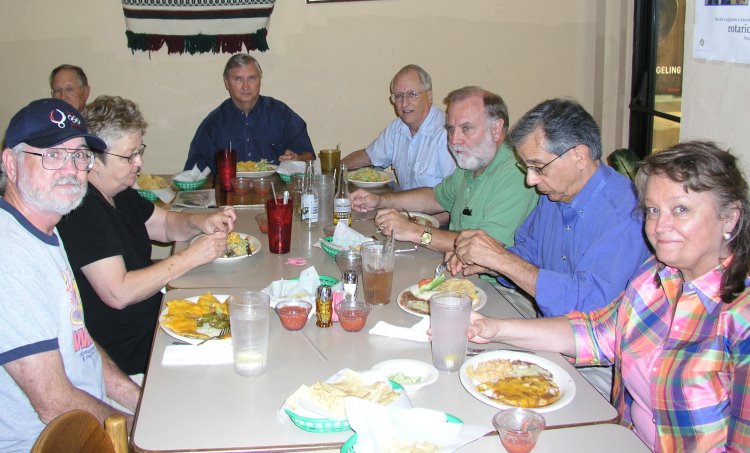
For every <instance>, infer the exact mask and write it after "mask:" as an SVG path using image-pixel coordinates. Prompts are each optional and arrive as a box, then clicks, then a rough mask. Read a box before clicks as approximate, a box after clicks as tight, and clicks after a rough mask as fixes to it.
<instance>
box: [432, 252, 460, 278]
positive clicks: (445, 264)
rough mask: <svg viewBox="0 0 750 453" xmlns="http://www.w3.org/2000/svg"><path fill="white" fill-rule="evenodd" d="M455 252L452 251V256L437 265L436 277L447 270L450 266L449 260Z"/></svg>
mask: <svg viewBox="0 0 750 453" xmlns="http://www.w3.org/2000/svg"><path fill="white" fill-rule="evenodd" d="M455 254H456V252H452V253H451V254H450V256H449V257H448V258H446V259H445V261H443V262H442V263H440V264H438V265H437V266H435V278H438V277H440V276H441V275H443V272H445V270H446V269H447V268H448V261H450V260H451V258H453V255H455Z"/></svg>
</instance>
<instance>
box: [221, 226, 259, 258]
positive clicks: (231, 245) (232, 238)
mask: <svg viewBox="0 0 750 453" xmlns="http://www.w3.org/2000/svg"><path fill="white" fill-rule="evenodd" d="M248 247H250V240H249V239H248V238H246V237H242V235H240V234H239V233H236V232H234V231H232V232H231V233H229V234H228V235H227V250H226V251H225V252H224V258H232V257H235V256H245V255H247V249H248ZM250 249H251V251H254V250H252V247H250Z"/></svg>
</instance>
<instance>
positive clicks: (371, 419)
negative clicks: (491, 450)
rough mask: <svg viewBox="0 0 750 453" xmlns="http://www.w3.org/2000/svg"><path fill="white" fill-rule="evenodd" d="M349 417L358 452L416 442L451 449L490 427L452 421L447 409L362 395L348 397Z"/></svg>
mask: <svg viewBox="0 0 750 453" xmlns="http://www.w3.org/2000/svg"><path fill="white" fill-rule="evenodd" d="M344 406H345V407H346V418H347V419H348V420H349V425H350V426H351V427H352V429H353V430H354V431H356V432H357V444H356V446H355V451H356V452H357V453H377V452H380V451H396V450H395V449H394V448H398V447H401V448H405V447H407V446H410V445H414V444H416V443H425V442H429V443H430V444H433V445H437V446H438V447H439V448H440V450H439V451H440V452H451V451H453V450H455V449H457V448H459V447H461V446H462V445H465V444H467V443H469V442H472V441H473V440H475V439H478V438H479V437H482V436H483V435H484V434H485V433H487V432H488V431H489V428H488V427H484V426H478V425H464V424H462V423H451V422H448V421H447V420H446V415H445V412H442V411H436V410H432V409H424V408H409V409H405V408H388V409H386V408H385V407H383V406H380V405H378V404H375V403H372V402H370V401H365V400H361V399H358V398H344Z"/></svg>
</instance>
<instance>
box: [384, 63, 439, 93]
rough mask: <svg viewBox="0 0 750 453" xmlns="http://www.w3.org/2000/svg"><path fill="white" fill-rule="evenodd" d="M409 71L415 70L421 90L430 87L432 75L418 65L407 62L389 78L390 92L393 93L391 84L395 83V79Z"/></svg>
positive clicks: (426, 89)
mask: <svg viewBox="0 0 750 453" xmlns="http://www.w3.org/2000/svg"><path fill="white" fill-rule="evenodd" d="M409 71H416V72H417V75H418V76H419V82H420V83H421V84H422V89H423V90H425V91H429V90H431V89H432V77H430V75H429V74H428V73H427V71H425V70H424V69H422V68H421V67H420V66H417V65H415V64H408V65H406V66H404V67H403V68H401V69H399V70H398V72H397V73H396V75H394V76H393V78H392V79H391V93H393V84H394V83H396V79H397V78H399V77H401V76H402V75H404V74H406V73H407V72H409Z"/></svg>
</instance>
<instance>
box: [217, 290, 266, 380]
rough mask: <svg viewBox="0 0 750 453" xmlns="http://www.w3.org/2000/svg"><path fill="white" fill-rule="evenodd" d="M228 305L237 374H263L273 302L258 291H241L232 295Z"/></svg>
mask: <svg viewBox="0 0 750 453" xmlns="http://www.w3.org/2000/svg"><path fill="white" fill-rule="evenodd" d="M228 302H229V325H230V326H231V330H232V351H233V353H234V371H235V372H237V374H240V375H242V376H257V375H259V374H263V372H264V371H265V369H266V361H267V358H268V326H269V319H270V307H269V304H270V302H271V298H270V297H269V296H268V294H265V293H261V292H259V291H242V292H238V293H235V294H231V295H230V296H229V299H228Z"/></svg>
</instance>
